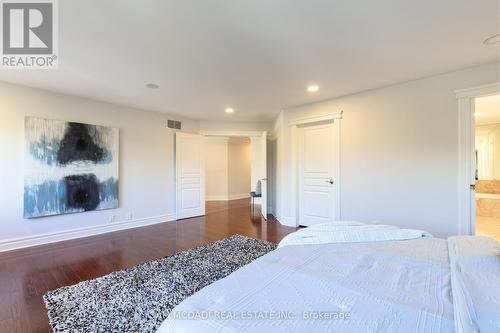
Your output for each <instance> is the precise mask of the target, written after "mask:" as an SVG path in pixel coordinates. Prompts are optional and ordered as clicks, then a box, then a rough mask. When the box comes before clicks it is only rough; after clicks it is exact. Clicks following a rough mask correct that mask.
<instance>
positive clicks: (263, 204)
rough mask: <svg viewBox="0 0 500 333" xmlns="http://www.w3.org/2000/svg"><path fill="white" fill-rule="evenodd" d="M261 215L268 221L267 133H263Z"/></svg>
mask: <svg viewBox="0 0 500 333" xmlns="http://www.w3.org/2000/svg"><path fill="white" fill-rule="evenodd" d="M261 154H262V155H261V171H260V172H261V173H260V174H261V179H260V182H261V186H262V188H261V191H262V198H261V199H262V201H261V213H262V216H263V217H264V218H265V219H266V220H267V132H264V133H262V136H261Z"/></svg>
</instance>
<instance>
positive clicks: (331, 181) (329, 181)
mask: <svg viewBox="0 0 500 333" xmlns="http://www.w3.org/2000/svg"><path fill="white" fill-rule="evenodd" d="M325 182H327V183H330V184H331V185H333V183H334V182H333V178H330V179H329V180H325Z"/></svg>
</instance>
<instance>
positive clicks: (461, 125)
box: [455, 83, 500, 235]
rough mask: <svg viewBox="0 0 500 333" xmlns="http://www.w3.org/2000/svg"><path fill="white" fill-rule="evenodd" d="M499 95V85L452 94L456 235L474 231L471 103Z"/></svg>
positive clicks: (473, 160)
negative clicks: (454, 103) (454, 100)
mask: <svg viewBox="0 0 500 333" xmlns="http://www.w3.org/2000/svg"><path fill="white" fill-rule="evenodd" d="M498 93H500V83H493V84H487V85H482V86H478V87H472V88H467V89H460V90H456V91H455V94H456V97H457V100H458V234H459V235H474V234H475V231H476V202H475V201H476V198H475V197H476V194H475V192H474V190H473V187H472V186H471V185H474V184H475V178H476V176H475V172H476V163H475V121H474V108H475V99H476V98H478V97H483V96H488V95H494V94H498Z"/></svg>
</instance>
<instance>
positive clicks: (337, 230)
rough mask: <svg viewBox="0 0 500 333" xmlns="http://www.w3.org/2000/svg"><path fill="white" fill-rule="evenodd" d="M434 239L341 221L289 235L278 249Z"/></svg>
mask: <svg viewBox="0 0 500 333" xmlns="http://www.w3.org/2000/svg"><path fill="white" fill-rule="evenodd" d="M422 237H432V235H431V234H429V233H428V232H426V231H422V230H415V229H400V228H398V227H396V226H394V225H385V224H364V223H361V222H351V221H340V222H335V223H322V224H317V225H313V226H311V227H308V228H305V229H301V230H299V231H297V232H293V233H291V234H289V235H287V236H286V237H285V238H283V240H281V242H280V243H279V245H278V247H283V246H290V245H307V244H328V243H362V242H382V241H391V240H409V239H416V238H422Z"/></svg>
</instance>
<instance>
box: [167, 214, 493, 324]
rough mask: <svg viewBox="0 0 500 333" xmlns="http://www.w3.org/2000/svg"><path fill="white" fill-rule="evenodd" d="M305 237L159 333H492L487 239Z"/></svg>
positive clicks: (210, 290) (187, 306)
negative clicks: (454, 332)
mask: <svg viewBox="0 0 500 333" xmlns="http://www.w3.org/2000/svg"><path fill="white" fill-rule="evenodd" d="M308 229H309V231H307V229H304V230H301V231H299V232H297V233H295V236H293V234H292V236H289V237H287V238H285V239H283V242H282V243H281V244H280V246H279V248H278V249H277V250H276V251H273V252H271V253H269V254H267V255H265V256H263V257H261V258H259V259H257V260H255V261H253V262H252V263H250V264H249V265H247V266H244V267H242V268H240V269H239V270H237V271H236V272H234V273H233V274H231V275H229V276H227V277H226V278H224V279H221V280H219V281H217V282H215V283H213V284H211V285H210V286H207V287H205V288H204V289H202V290H201V291H199V292H197V293H196V294H194V295H193V296H191V297H189V298H187V299H186V300H185V301H183V302H182V303H181V304H179V305H178V306H177V307H176V308H175V309H174V310H173V311H172V312H171V313H170V316H169V318H167V320H165V321H164V322H163V324H162V325H161V327H160V329H159V330H158V332H160V333H166V332H186V333H187V332H453V331H455V330H456V331H457V332H474V331H475V332H500V321H499V320H500V257H499V255H500V254H499V249H498V244H497V243H496V242H495V241H494V240H492V239H488V238H484V237H454V238H450V239H448V240H443V239H438V238H433V237H429V236H430V235H428V234H427V233H424V232H422V231H416V232H407V231H403V232H399V231H397V230H401V229H397V228H394V227H390V226H382V227H380V226H373V225H370V226H367V225H363V224H360V223H340V224H337V225H336V226H332V225H321V226H315V227H313V228H308ZM320 230H323V232H319V231H320ZM354 230H357V232H359V234H358V236H355V235H354V234H355V232H354ZM383 230H384V231H385V232H382V231H383ZM388 231H390V232H389V233H387V232H388ZM339 232H340V234H337V235H333V233H339ZM370 232H374V233H375V234H371V235H369V233H370ZM327 233H330V235H326V234H327ZM389 234H392V235H393V237H394V239H397V240H389V239H388V238H389V237H390V236H388V235H389ZM297 235H300V236H297ZM349 237H353V238H351V241H350V242H349V241H348V238H349ZM367 237H368V238H369V239H368V238H367ZM314 239H316V240H317V242H318V243H315V241H314ZM327 239H329V240H327ZM299 244H300V245H299ZM450 262H451V265H450ZM470 270H472V271H470ZM450 276H451V278H450ZM452 288H453V290H452Z"/></svg>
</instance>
